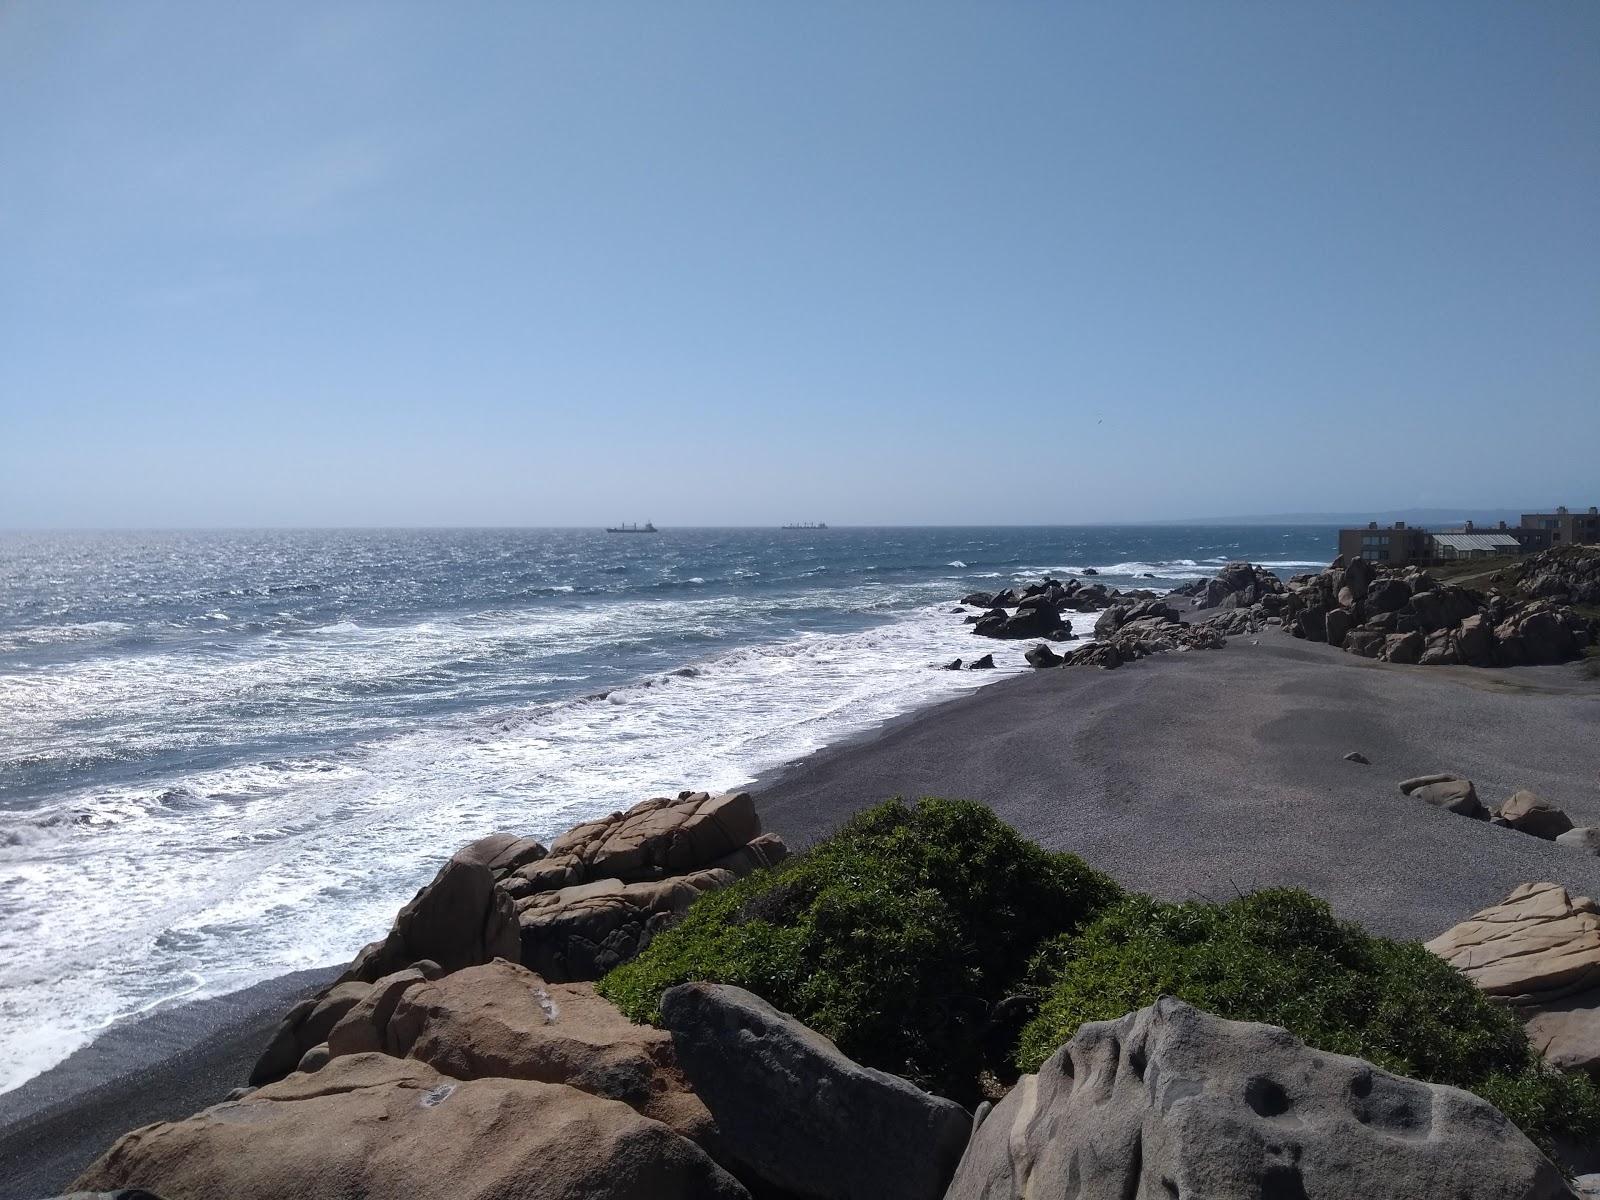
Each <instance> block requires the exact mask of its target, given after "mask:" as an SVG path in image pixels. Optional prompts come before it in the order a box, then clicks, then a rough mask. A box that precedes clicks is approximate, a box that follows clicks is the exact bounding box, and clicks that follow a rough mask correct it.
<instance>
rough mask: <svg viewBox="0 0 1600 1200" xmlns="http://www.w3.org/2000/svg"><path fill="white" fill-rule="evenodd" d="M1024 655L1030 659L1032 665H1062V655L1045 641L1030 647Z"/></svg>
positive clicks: (1029, 662)
mask: <svg viewBox="0 0 1600 1200" xmlns="http://www.w3.org/2000/svg"><path fill="white" fill-rule="evenodd" d="M1023 657H1024V658H1026V659H1027V660H1028V665H1029V666H1030V667H1059V666H1060V665H1061V656H1060V655H1059V654H1057V653H1056V652H1055V651H1054V650H1052V649H1050V647H1049V646H1046V645H1045V644H1044V643H1043V642H1040V643H1039V644H1038V645H1037V646H1034V647H1032V648H1031V649H1029V651H1028V652H1027V654H1025V655H1023Z"/></svg>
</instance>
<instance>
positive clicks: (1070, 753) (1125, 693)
mask: <svg viewBox="0 0 1600 1200" xmlns="http://www.w3.org/2000/svg"><path fill="white" fill-rule="evenodd" d="M1022 648H1023V647H1022V646H1021V645H1017V646H1016V647H1015V649H1016V651H1017V652H1018V653H1020V652H1021V649H1022ZM1011 649H1012V647H1009V646H1008V647H1006V650H1007V651H1008V652H1009V651H1010V650H1011ZM1349 751H1359V752H1361V753H1362V754H1364V755H1365V756H1366V757H1367V758H1369V759H1370V760H1371V765H1370V766H1363V765H1359V764H1355V763H1351V762H1347V761H1345V760H1344V758H1343V756H1344V755H1345V754H1346V753H1347V752H1349ZM1440 770H1444V771H1452V772H1456V773H1458V774H1462V775H1466V776H1469V777H1471V778H1472V779H1473V780H1475V781H1476V784H1477V787H1478V791H1479V794H1480V795H1481V796H1482V798H1483V800H1484V802H1485V803H1486V804H1490V805H1495V804H1498V803H1499V802H1500V801H1502V800H1504V799H1505V798H1506V797H1507V796H1508V795H1509V794H1510V793H1511V792H1512V791H1513V790H1515V789H1517V788H1521V787H1526V788H1531V789H1532V790H1533V791H1535V792H1537V793H1539V794H1540V795H1541V796H1544V797H1546V798H1547V799H1549V800H1551V801H1553V802H1555V803H1556V804H1559V805H1560V806H1562V807H1563V808H1565V809H1566V810H1567V812H1568V813H1569V814H1570V815H1571V816H1572V817H1573V819H1574V820H1575V821H1576V822H1578V823H1579V824H1589V823H1600V686H1597V685H1596V684H1595V683H1594V682H1593V681H1590V680H1587V679H1585V678H1584V677H1583V675H1582V673H1581V670H1580V668H1579V667H1577V666H1575V665H1569V666H1564V667H1542V668H1517V669H1510V670H1497V671H1485V670H1474V669H1471V668H1416V667H1402V666H1392V665H1389V664H1384V663H1376V662H1370V661H1366V660H1362V659H1358V658H1355V657H1354V656H1351V655H1346V654H1342V653H1340V652H1338V651H1336V650H1333V649H1331V648H1329V647H1327V646H1325V645H1312V644H1308V643H1304V642H1298V641H1295V640H1293V639H1291V638H1288V637H1285V636H1283V635H1281V634H1279V633H1277V632H1275V631H1268V632H1265V633H1262V634H1260V635H1256V636H1242V637H1235V638H1232V639H1230V642H1229V645H1228V647H1227V649H1225V650H1222V651H1215V652H1195V653H1185V654H1169V655H1164V656H1160V657H1157V658H1152V659H1148V660H1145V661H1143V662H1140V663H1137V664H1134V665H1132V666H1129V667H1125V668H1123V669H1121V670H1118V671H1114V672H1109V673H1108V672H1101V671H1097V670H1088V669H1077V670H1050V671H1041V672H1039V673H1037V674H1034V675H1030V676H1024V677H1020V678H1016V679H1011V680H1006V681H1003V682H1000V683H997V684H995V685H994V686H991V687H987V688H984V689H982V690H980V691H978V692H975V693H972V694H970V695H968V696H965V697H963V698H961V699H958V700H954V701H951V702H948V703H945V704H942V705H938V706H936V707H933V708H929V709H925V710H922V711H920V712H917V713H914V714H912V715H910V716H907V717H905V718H902V719H899V720H897V721H894V722H891V723H890V724H888V725H887V726H885V727H883V728H882V729H880V730H878V731H876V732H875V733H873V734H871V735H869V736H867V737H864V738H861V739H858V740H856V741H854V742H851V743H848V744H844V745H839V746H835V747H832V748H830V749H827V750H824V751H821V752H819V753H817V754H814V755H811V756H810V757H808V758H806V759H804V760H801V761H799V762H796V763H793V764H790V765H789V766H788V767H785V768H783V769H782V770H779V771H777V772H774V773H773V774H771V775H770V776H768V777H766V778H763V779H761V780H760V781H758V783H757V785H756V786H755V787H754V788H753V789H752V790H754V791H756V792H757V795H758V801H759V804H760V807H761V810H762V813H763V816H764V818H765V821H766V824H767V826H768V828H770V829H772V830H775V831H777V832H778V833H780V834H782V835H783V836H784V837H785V839H787V840H788V841H789V842H790V843H791V845H795V846H804V845H807V844H809V843H811V842H813V841H815V840H816V839H817V838H819V837H821V836H823V835H825V834H826V833H828V832H829V831H830V830H832V829H833V828H834V827H836V826H837V825H838V824H839V823H840V821H842V820H844V819H845V818H846V817H848V816H849V815H850V814H851V813H853V812H855V811H857V810H859V809H860V808H862V807H865V806H867V805H869V804H872V803H874V802H876V801H878V800H881V799H883V798H885V797H888V796H894V795H902V796H907V797H914V796H920V795H944V796H954V797H966V798H972V799H977V800H982V801H984V802H986V803H988V804H990V805H991V806H993V807H994V809H995V810H996V811H997V812H999V813H1000V815H1001V816H1003V817H1004V818H1005V819H1006V820H1007V821H1009V822H1011V823H1012V824H1014V825H1015V826H1016V827H1017V828H1018V829H1020V830H1021V831H1022V832H1023V833H1025V834H1027V835H1028V836H1030V837H1032V838H1035V839H1036V840H1038V841H1039V842H1041V843H1042V844H1044V845H1046V846H1048V847H1051V848H1053V849H1065V850H1072V851H1075V852H1077V853H1079V854H1081V855H1083V856H1084V857H1085V858H1086V859H1087V860H1088V861H1089V862H1091V863H1092V864H1094V865H1095V866H1096V867H1099V868H1101V869H1103V870H1106V871H1108V872H1110V873H1111V874H1112V875H1114V876H1115V877H1116V878H1117V879H1118V880H1119V881H1120V882H1121V883H1123V884H1124V885H1125V886H1127V887H1129V888H1134V889H1139V890H1142V891H1148V892H1151V893H1154V894H1156V895H1158V896H1162V897H1166V898H1186V897H1203V898H1207V899H1223V898H1226V897H1229V896H1232V895H1234V894H1236V893H1237V892H1244V891H1249V890H1252V889H1255V888H1260V887H1265V886H1271V885H1280V884H1282V885H1294V886H1299V887H1304V888H1306V889H1308V890H1310V891H1312V892H1314V893H1316V894H1317V895H1319V896H1322V897H1324V898H1326V899H1327V900H1329V901H1330V902H1331V903H1332V905H1333V906H1334V908H1335V910H1336V911H1337V912H1338V913H1339V914H1340V915H1341V916H1344V917H1348V918H1351V919H1355V920H1358V921H1361V922H1362V923H1364V924H1365V925H1367V926H1368V927H1369V928H1371V929H1372V930H1374V931H1376V932H1381V933H1384V934H1389V935H1392V936H1397V937H1412V938H1426V937H1430V936H1432V935H1434V934H1436V933H1438V932H1440V931H1442V930H1443V929H1444V928H1446V927H1448V926H1449V925H1451V924H1453V923H1454V922H1456V921H1458V920H1460V919H1461V918H1462V917H1464V916H1466V915H1467V914H1468V913H1470V912H1472V911H1473V910H1475V909H1477V908H1479V907H1481V906H1483V905H1485V904H1488V903H1491V902H1493V901H1495V900H1498V899H1499V898H1501V897H1502V896H1503V895H1504V894H1505V893H1506V892H1508V891H1509V890H1510V889H1511V888H1512V887H1513V886H1515V885H1516V884H1518V883H1521V882H1524V881H1529V880H1542V879H1548V880H1554V881H1556V882H1559V883H1562V884H1565V885H1566V886H1568V887H1570V888H1572V889H1574V890H1576V891H1579V892H1583V893H1585V894H1589V895H1594V894H1596V893H1600V859H1597V858H1594V857H1590V856H1586V855H1584V854H1581V853H1579V852H1577V851H1574V850H1571V849H1568V848H1566V847H1562V846H1557V845H1554V844H1553V843H1549V842H1544V841H1540V840H1538V839H1536V838H1532V837H1529V836H1526V835H1523V834H1519V833H1516V832H1514V831H1511V830H1508V829H1500V828H1493V827H1491V826H1489V825H1487V824H1485V823H1481V822H1474V821H1469V820H1466V819H1464V818H1461V817H1456V816H1452V815H1450V814H1447V813H1444V812H1442V811H1439V810H1435V809H1432V808H1430V807H1428V806H1427V805H1425V804H1422V803H1420V802H1416V801H1412V800H1408V799H1406V798H1405V797H1403V796H1401V795H1400V793H1399V790H1398V789H1397V787H1396V783H1397V782H1398V781H1399V780H1401V779H1404V778H1406V777H1408V776H1411V775H1416V774H1422V773H1426V772H1431V771H1440ZM686 782H692V781H686ZM453 849H454V847H453V846H443V845H441V846H439V847H438V853H439V856H440V858H441V859H442V858H443V857H444V856H445V855H446V854H448V853H449V852H450V851H451V850H453ZM320 978H321V977H320V976H318V977H317V978H305V977H294V978H290V979H285V980H278V981H273V982H272V983H269V984H265V985H262V987H261V988H257V989H252V990H251V991H250V992H247V993H241V994H240V995H239V996H237V997H228V998H224V999H222V1000H218V1001H211V1002H204V1003H201V1004H196V1005H192V1006H188V1007H186V1008H182V1009H178V1010H175V1011H173V1012H169V1013H165V1014H161V1015H158V1016H156V1017H153V1018H150V1019H148V1020H146V1021H144V1022H140V1023H138V1024H136V1025H129V1026H125V1027H123V1028H122V1029H120V1030H117V1031H114V1033H113V1034H111V1035H110V1036H108V1037H106V1038H103V1039H102V1040H101V1041H99V1042H97V1043H96V1044H95V1045H94V1046H92V1047H90V1048H89V1049H88V1050H86V1051H84V1052H82V1053H81V1054H80V1055H76V1056H74V1058H73V1059H72V1060H69V1061H68V1062H67V1063H65V1064H63V1065H62V1066H61V1067H59V1068H57V1069H56V1070H54V1071H51V1072H48V1073H47V1074H45V1075H44V1076H41V1077H40V1078H39V1079H36V1080H34V1081H32V1082H30V1083H29V1084H28V1085H26V1086H25V1087H24V1088H22V1089H19V1090H18V1091H17V1092H14V1093H12V1094H11V1095H8V1096H5V1097H0V1121H3V1122H5V1123H6V1125H7V1128H6V1129H5V1131H4V1133H3V1134H0V1197H3V1198H4V1200H15V1198H22V1197H30V1196H42V1195H49V1194H51V1193H53V1192H54V1191H58V1190H60V1189H61V1187H62V1186H64V1185H65V1184H66V1183H68V1182H69V1181H70V1180H71V1178H72V1177H73V1176H74V1174H75V1173H76V1172H77V1171H78V1170H79V1169H81V1167H82V1166H83V1165H84V1164H86V1163H87V1162H88V1161H90V1160H91V1159H92V1158H93V1157H94V1156H95V1155H96V1154H98V1153H99V1152H100V1150H102V1149H103V1148H104V1147H105V1145H106V1144H107V1143H108V1142H109V1141H110V1140H111V1139H112V1138H114V1137H115V1136H116V1135H117V1134H119V1133H120V1132H122V1131H123V1130H125V1129H127V1128H131V1127H134V1126H137V1125H140V1124H144V1123H147V1122H149V1121H152V1120H158V1119H163V1118H168V1117H174V1116H180V1115H184V1114H186V1113H188V1112H190V1111H193V1110H194V1109H196V1108H198V1107H201V1106H203V1105H205V1104H208V1103H212V1102H215V1101H217V1100H220V1099H221V1098H222V1097H223V1096H224V1095H225V1094H226V1093H227V1092H228V1091H229V1090H230V1089H231V1088H233V1087H236V1086H238V1085H240V1084H242V1083H243V1082H244V1079H245V1076H246V1075H247V1074H248V1072H249V1068H250V1065H251V1063H252V1062H253V1061H254V1059H255V1057H256V1055H257V1053H258V1052H259V1050H260V1048H261V1046H262V1044H263V1043H264V1040H265V1038H266V1036H267V1034H268V1033H269V1032H270V1030H271V1028H272V1027H273V1025H274V1024H275V1023H276V1020H277V1018H278V1016H279V1015H281V1013H282V1012H283V1010H284V1009H286V1008H287V1007H289V1005H290V1004H292V1003H293V1002H294V1000H295V999H296V998H297V997H298V995H300V994H302V993H303V992H305V991H306V990H308V989H310V988H311V987H314V986H315V985H316V983H317V982H318V980H319V979H320Z"/></svg>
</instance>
